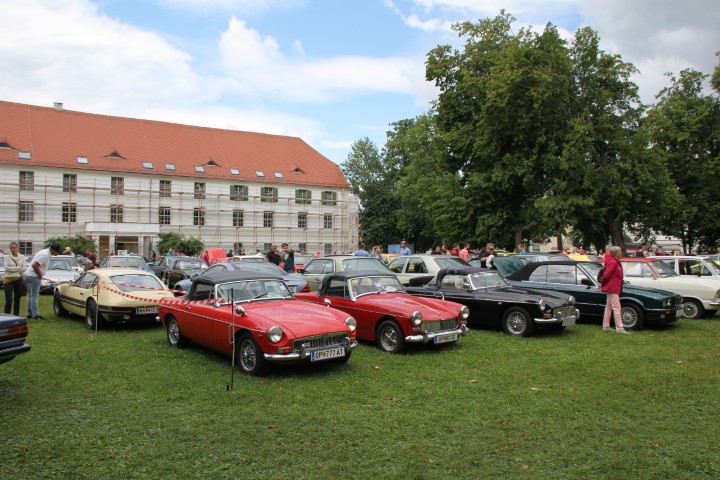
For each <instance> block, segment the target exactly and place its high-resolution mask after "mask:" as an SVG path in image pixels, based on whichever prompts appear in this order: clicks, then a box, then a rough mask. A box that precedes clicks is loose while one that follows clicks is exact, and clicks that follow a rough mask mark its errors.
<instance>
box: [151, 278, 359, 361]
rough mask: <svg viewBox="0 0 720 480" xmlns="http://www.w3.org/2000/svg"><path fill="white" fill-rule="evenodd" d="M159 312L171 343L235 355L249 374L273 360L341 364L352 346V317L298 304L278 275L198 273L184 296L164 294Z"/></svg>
mask: <svg viewBox="0 0 720 480" xmlns="http://www.w3.org/2000/svg"><path fill="white" fill-rule="evenodd" d="M158 315H159V317H160V321H161V322H162V324H163V326H165V328H166V330H167V340H168V343H169V344H170V345H171V346H173V347H177V348H183V347H185V346H186V345H187V343H188V342H189V341H192V342H194V343H197V344H199V345H202V346H204V347H207V348H210V349H212V350H215V351H217V352H220V353H223V354H225V355H229V356H233V355H234V357H233V362H234V364H235V365H237V366H238V367H239V368H240V370H241V371H242V372H243V373H245V374H248V375H263V374H265V373H267V370H268V369H269V367H270V364H272V363H305V362H307V363H311V362H312V363H314V362H319V361H325V360H333V361H335V362H338V363H345V362H347V361H348V359H349V358H350V354H351V353H352V350H353V349H354V348H355V347H356V346H357V341H356V340H355V328H356V325H357V324H356V322H355V319H354V318H352V317H351V316H348V315H347V314H345V313H343V312H341V311H339V310H335V309H333V308H325V307H322V306H319V305H309V304H307V303H306V302H299V301H297V300H296V299H295V298H294V297H293V296H292V294H291V293H290V290H288V287H287V285H285V283H284V282H283V280H282V278H280V277H277V276H273V275H268V274H263V273H258V272H249V271H229V272H218V273H213V274H207V275H206V274H203V275H200V276H198V277H196V278H195V280H194V281H193V283H192V286H191V287H190V290H189V291H188V293H187V295H185V296H184V297H178V298H164V299H163V300H162V301H161V303H160V307H159V310H158Z"/></svg>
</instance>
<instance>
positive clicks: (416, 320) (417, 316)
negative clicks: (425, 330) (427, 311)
mask: <svg viewBox="0 0 720 480" xmlns="http://www.w3.org/2000/svg"><path fill="white" fill-rule="evenodd" d="M410 323H412V324H413V325H415V326H418V325H420V324H421V323H422V313H420V312H413V313H412V315H410Z"/></svg>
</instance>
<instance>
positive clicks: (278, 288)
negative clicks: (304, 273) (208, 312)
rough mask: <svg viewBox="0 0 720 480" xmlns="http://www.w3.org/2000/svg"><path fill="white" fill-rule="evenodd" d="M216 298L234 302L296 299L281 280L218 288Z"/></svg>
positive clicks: (242, 282) (239, 282)
mask: <svg viewBox="0 0 720 480" xmlns="http://www.w3.org/2000/svg"><path fill="white" fill-rule="evenodd" d="M215 298H217V299H218V300H219V299H226V300H233V301H234V302H236V303H237V302H252V301H255V300H282V299H292V298H294V297H293V296H292V294H291V293H290V290H288V288H287V286H286V285H285V282H283V281H282V280H279V279H269V278H268V279H262V280H242V281H238V282H228V283H222V284H220V285H217V286H216V295H215Z"/></svg>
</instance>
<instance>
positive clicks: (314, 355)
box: [310, 347, 345, 362]
mask: <svg viewBox="0 0 720 480" xmlns="http://www.w3.org/2000/svg"><path fill="white" fill-rule="evenodd" d="M344 356H345V347H337V348H328V349H327V350H315V351H314V352H310V361H311V362H317V361H320V360H330V359H331V358H340V357H344Z"/></svg>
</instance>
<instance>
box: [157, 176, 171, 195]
mask: <svg viewBox="0 0 720 480" xmlns="http://www.w3.org/2000/svg"><path fill="white" fill-rule="evenodd" d="M171 194H172V182H171V181H170V180H160V196H161V197H169V196H170V195H171Z"/></svg>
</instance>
